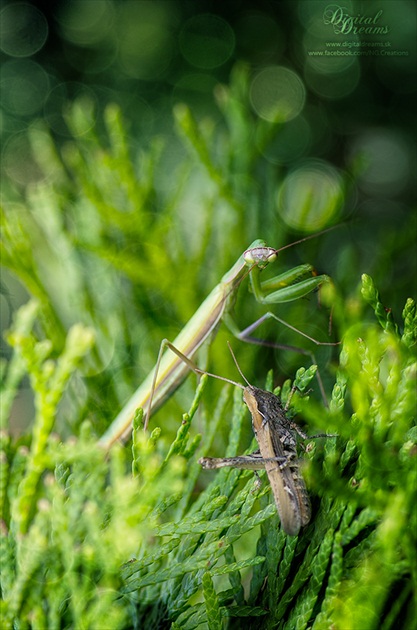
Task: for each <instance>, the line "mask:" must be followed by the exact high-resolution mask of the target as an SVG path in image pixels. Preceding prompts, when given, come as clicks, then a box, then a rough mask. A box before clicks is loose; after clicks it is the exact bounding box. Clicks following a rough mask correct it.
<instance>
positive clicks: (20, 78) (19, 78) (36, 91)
mask: <svg viewBox="0 0 417 630" xmlns="http://www.w3.org/2000/svg"><path fill="white" fill-rule="evenodd" d="M0 86H1V92H2V99H1V100H2V107H4V109H5V110H6V111H7V112H9V113H10V114H12V115H14V116H31V115H34V114H36V113H37V112H38V111H40V110H41V109H42V107H43V105H44V102H45V99H46V97H47V95H48V92H49V90H50V81H49V77H48V75H47V73H46V72H45V70H44V69H43V68H42V66H40V65H39V64H38V63H35V62H34V61H32V60H31V59H13V60H10V61H8V62H6V63H4V64H3V68H2V72H1V82H0Z"/></svg>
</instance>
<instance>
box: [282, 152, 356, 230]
mask: <svg viewBox="0 0 417 630" xmlns="http://www.w3.org/2000/svg"><path fill="white" fill-rule="evenodd" d="M343 199H344V195H343V182H342V178H341V177H340V175H339V173H338V171H337V170H336V169H335V168H333V167H332V166H331V165H330V164H328V163H327V162H324V161H323V160H309V161H308V162H306V163H305V164H303V165H301V166H300V167H298V168H297V169H295V170H293V171H292V172H290V173H289V174H288V175H287V177H286V178H285V179H284V182H283V183H282V185H281V187H280V189H279V191H278V196H277V210H278V213H279V215H280V217H281V219H282V220H283V221H284V222H285V223H286V224H287V225H289V226H290V227H291V228H293V229H296V230H301V231H305V232H314V231H317V230H320V229H322V228H323V227H324V226H326V225H328V224H329V223H330V222H331V221H332V220H333V219H335V218H336V217H337V216H338V214H339V212H340V210H341V208H342V205H343Z"/></svg>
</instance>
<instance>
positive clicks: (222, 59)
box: [179, 13, 235, 70]
mask: <svg viewBox="0 0 417 630" xmlns="http://www.w3.org/2000/svg"><path fill="white" fill-rule="evenodd" d="M179 47H180V51H181V54H182V56H183V57H184V59H186V61H188V63H189V64H191V65H192V66H194V67H196V68H200V69H201V70H212V69H213V68H218V67H219V66H222V65H223V64H224V63H226V62H227V61H228V60H229V59H230V57H231V56H232V54H233V51H234V48H235V34H234V32H233V29H232V28H231V26H230V25H229V24H228V23H227V22H226V20H224V19H223V18H221V17H219V16H218V15H212V14H211V13H205V14H202V15H196V16H195V17H192V18H190V19H189V20H187V22H186V23H185V24H184V26H183V28H182V30H181V33H180V36H179Z"/></svg>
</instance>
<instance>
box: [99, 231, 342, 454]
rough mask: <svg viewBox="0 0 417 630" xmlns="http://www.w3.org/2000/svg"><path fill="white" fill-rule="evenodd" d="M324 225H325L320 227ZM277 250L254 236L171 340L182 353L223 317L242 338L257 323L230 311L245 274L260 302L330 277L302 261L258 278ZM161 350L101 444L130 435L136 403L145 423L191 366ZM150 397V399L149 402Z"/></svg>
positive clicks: (297, 293)
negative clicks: (241, 322)
mask: <svg viewBox="0 0 417 630" xmlns="http://www.w3.org/2000/svg"><path fill="white" fill-rule="evenodd" d="M330 229H332V228H330ZM327 231H328V230H324V231H323V232H327ZM323 232H320V233H319V234H322V233H323ZM315 236H318V234H314V235H311V236H307V237H305V238H303V239H300V240H299V241H296V242H295V243H292V244H291V245H296V244H298V243H301V242H303V241H306V240H308V239H310V238H314V237H315ZM287 247H290V245H287V246H285V247H283V248H282V249H286V248H287ZM280 251H281V250H276V249H274V248H272V247H268V246H267V245H266V244H265V242H264V241H262V240H256V241H254V242H253V243H252V244H251V245H250V247H249V248H248V249H247V250H246V251H245V252H244V253H243V254H242V255H241V256H240V257H239V259H238V260H237V261H236V263H235V264H234V265H233V267H232V268H231V269H230V270H229V271H228V272H227V273H225V275H224V276H223V277H222V279H221V280H220V282H219V284H218V285H217V286H215V287H214V289H213V290H212V292H211V293H210V294H209V295H208V296H207V298H206V299H205V300H204V302H203V303H202V304H201V306H200V307H199V308H198V309H197V311H196V312H195V313H194V315H193V316H192V317H191V319H190V320H189V322H188V323H187V324H186V325H185V326H184V328H183V329H182V331H181V332H180V333H179V335H178V336H177V337H176V338H175V340H174V341H173V345H174V346H175V347H176V348H178V350H179V351H180V352H181V353H182V354H183V355H185V356H186V357H188V358H192V357H193V356H194V355H195V353H196V352H197V350H198V349H199V348H200V346H201V345H202V344H203V343H204V342H205V341H206V340H207V339H208V337H210V336H211V335H213V334H215V332H216V329H217V327H218V325H219V324H220V322H221V321H224V322H225V324H226V325H227V326H228V327H229V328H230V330H231V332H232V333H233V334H234V335H236V336H237V337H239V338H240V339H245V337H246V336H247V335H248V334H250V332H251V331H252V330H253V329H254V328H255V327H256V326H257V325H259V321H258V322H256V324H254V325H253V326H252V327H249V328H248V329H246V331H243V332H241V331H240V330H239V329H238V327H237V325H236V323H235V321H234V319H233V317H232V309H233V305H234V302H235V299H236V293H237V290H238V287H239V284H240V282H241V281H242V279H243V278H244V277H245V276H246V275H247V274H249V276H250V278H251V285H252V290H253V293H254V296H255V299H256V300H257V301H258V302H261V303H263V304H272V303H274V304H275V303H280V302H289V301H292V300H297V299H299V298H301V297H304V296H305V295H307V294H308V293H310V292H311V291H314V290H315V289H317V288H318V287H320V286H321V285H322V284H323V283H326V282H329V281H330V278H329V277H328V276H326V275H321V276H316V275H314V273H315V272H314V269H313V267H311V266H310V265H301V266H300V267H296V268H294V269H292V270H290V271H288V272H285V273H283V274H280V275H278V276H276V277H275V278H273V279H272V280H268V281H266V282H264V283H262V282H261V281H260V278H259V273H260V271H261V270H262V269H264V268H265V267H266V266H267V265H269V264H270V263H272V262H274V261H275V260H276V258H277V254H278V253H279V252H280ZM306 276H308V277H306ZM266 316H273V315H272V314H267V315H264V318H265V317H266ZM248 341H250V339H248ZM252 341H253V340H252ZM163 350H164V348H163V347H162V346H161V350H160V355H159V357H158V361H157V363H156V365H155V368H154V369H153V370H152V371H151V372H150V374H149V375H148V377H147V378H146V379H145V381H144V382H143V383H142V384H141V385H140V386H139V387H138V389H137V390H136V392H135V393H134V394H133V395H132V397H131V398H130V400H129V401H128V402H127V403H126V405H125V406H124V407H123V409H122V410H121V411H120V413H119V414H118V415H117V417H116V418H115V419H114V421H113V423H112V424H111V426H110V427H109V429H108V430H107V431H106V433H105V434H104V435H103V436H102V437H101V439H100V441H99V443H100V445H101V446H103V447H104V448H109V447H110V446H111V445H112V444H113V443H114V442H116V441H117V440H119V439H121V440H126V439H127V438H128V437H129V436H130V433H131V430H132V419H133V416H134V413H135V411H136V409H138V408H139V407H141V408H143V410H144V412H145V417H146V421H145V429H146V427H147V423H148V420H149V417H150V415H151V414H152V413H155V411H156V410H157V409H159V408H160V407H161V406H162V405H163V404H164V402H165V401H166V400H167V399H168V398H169V397H170V396H171V395H172V394H173V392H174V391H175V390H176V389H177V388H178V387H179V385H180V384H181V383H182V381H183V380H184V379H185V377H186V375H187V373H188V372H189V370H190V368H189V366H188V365H187V364H186V363H184V361H182V360H181V359H180V358H179V357H178V356H175V355H173V354H172V353H170V352H163ZM150 402H151V404H149V403H150Z"/></svg>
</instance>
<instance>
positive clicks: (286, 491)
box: [165, 340, 337, 536]
mask: <svg viewBox="0 0 417 630" xmlns="http://www.w3.org/2000/svg"><path fill="white" fill-rule="evenodd" d="M165 343H166V346H168V348H169V349H170V350H172V352H174V353H175V354H176V355H177V356H178V357H179V358H180V359H181V360H182V361H184V363H186V364H187V365H188V367H189V369H190V370H192V371H193V372H195V373H196V374H207V375H208V376H211V377H213V378H217V379H219V380H221V381H226V382H228V383H231V384H232V385H235V386H236V387H240V388H241V389H242V390H243V400H244V402H245V403H246V405H247V407H248V409H249V412H250V414H251V416H252V427H253V431H254V433H255V437H256V440H257V442H258V446H259V451H255V452H254V453H251V454H250V455H241V456H237V457H224V458H219V457H202V458H201V459H199V464H200V465H201V466H202V467H203V468H205V469H214V468H224V467H229V466H230V467H233V468H243V469H250V470H265V471H266V474H267V475H268V479H269V483H270V485H271V489H272V493H273V495H274V500H275V504H276V507H277V511H278V515H279V518H280V521H281V527H282V529H283V531H284V532H285V533H286V534H289V535H290V536H297V534H298V533H299V531H300V529H301V527H304V526H305V525H307V524H308V523H309V522H310V518H311V506H310V500H309V497H308V493H307V488H306V486H305V483H304V480H303V478H302V476H301V473H300V470H299V462H298V457H297V441H296V437H295V433H298V435H300V436H301V437H302V438H303V439H316V438H320V437H337V436H335V435H331V434H328V433H320V434H318V435H313V436H308V435H307V434H306V433H304V432H303V431H302V430H301V429H300V428H299V427H298V425H297V424H296V423H295V422H293V421H291V420H290V419H289V418H288V416H287V412H288V409H289V406H290V403H291V399H292V397H293V395H294V393H295V391H296V389H297V388H296V387H294V386H293V388H292V389H291V391H290V394H289V396H288V399H287V402H286V404H285V406H283V405H282V402H281V400H280V398H279V397H278V396H276V395H275V394H273V393H272V392H267V391H265V390H263V389H259V388H258V387H254V386H253V385H251V384H250V383H249V382H248V381H247V379H246V377H245V376H244V374H243V373H242V371H241V369H240V367H239V364H238V362H237V360H236V357H235V355H234V353H233V350H232V348H231V346H230V344H228V346H229V350H230V352H231V354H232V357H233V360H234V362H235V364H236V367H237V369H238V371H239V374H240V375H241V377H242V378H243V380H244V381H245V382H246V386H245V385H242V384H241V383H238V382H236V381H233V380H231V379H228V378H225V377H223V376H218V375H217V374H211V373H210V372H206V371H204V370H200V369H199V368H198V367H197V366H196V365H195V364H194V363H193V362H192V361H191V360H190V359H188V358H187V357H186V356H184V355H183V354H182V353H181V352H180V351H179V350H178V348H176V347H175V346H174V345H173V344H172V343H170V342H169V341H167V340H165Z"/></svg>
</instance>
